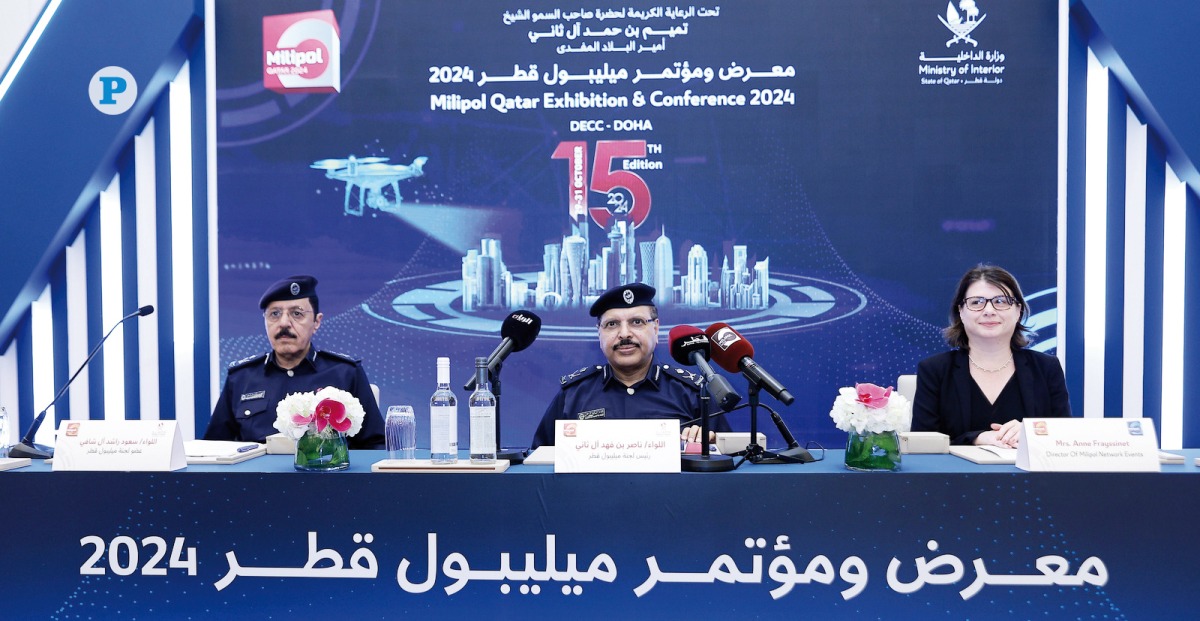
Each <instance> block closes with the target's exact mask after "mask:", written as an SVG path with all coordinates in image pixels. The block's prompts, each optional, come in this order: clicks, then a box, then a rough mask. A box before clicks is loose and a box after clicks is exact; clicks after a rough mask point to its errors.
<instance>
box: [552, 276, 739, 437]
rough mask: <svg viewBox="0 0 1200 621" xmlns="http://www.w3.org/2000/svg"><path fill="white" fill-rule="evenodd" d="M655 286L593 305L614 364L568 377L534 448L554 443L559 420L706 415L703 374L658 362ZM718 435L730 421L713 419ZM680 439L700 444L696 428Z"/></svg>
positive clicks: (623, 290) (622, 290) (619, 290)
mask: <svg viewBox="0 0 1200 621" xmlns="http://www.w3.org/2000/svg"><path fill="white" fill-rule="evenodd" d="M654 293H655V291H654V287H651V286H649V285H646V284H642V283H633V284H629V285H621V286H618V287H613V288H612V289H609V290H608V291H605V292H604V293H603V294H601V296H600V297H599V298H596V302H595V303H594V304H592V308H591V311H590V314H591V316H592V317H597V318H598V322H599V324H598V331H599V336H600V350H601V351H602V352H604V357H605V358H606V359H607V360H608V364H603V365H593V366H588V367H584V368H582V369H579V370H578V371H575V372H574V373H571V374H570V375H565V376H563V378H562V380H561V384H562V387H561V388H562V389H561V390H559V391H558V393H557V394H556V395H555V396H554V400H553V401H551V402H550V407H548V408H546V413H545V414H544V415H543V416H542V422H541V423H540V424H538V428H537V432H536V433H535V434H534V436H533V443H532V448H535V449H536V448H537V447H539V446H542V445H550V444H554V421H556V420H587V419H595V418H677V419H679V420H680V421H693V420H694V419H695V418H696V417H697V416H698V415H699V412H700V381H701V376H700V375H699V374H697V373H694V372H692V371H689V370H686V369H681V368H678V367H675V366H673V365H670V364H664V363H661V362H659V361H657V360H656V359H655V358H654V347H655V345H657V344H658V328H659V323H658V309H657V308H655V306H654ZM710 426H711V428H712V429H715V430H716V431H729V422H728V421H726V420H725V417H723V416H722V417H717V418H715V419H712V421H711V423H710ZM680 438H681V439H684V440H688V441H693V442H695V441H699V439H700V427H699V426H698V425H691V426H688V427H686V428H685V429H683V430H682V431H681V432H680Z"/></svg>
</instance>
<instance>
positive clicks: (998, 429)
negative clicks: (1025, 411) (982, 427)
mask: <svg viewBox="0 0 1200 621" xmlns="http://www.w3.org/2000/svg"><path fill="white" fill-rule="evenodd" d="M1020 443H1021V421H1019V420H1010V421H1008V422H1007V423H1004V424H1003V425H997V424H996V423H992V429H991V431H985V432H983V433H981V434H979V435H978V436H975V444H991V445H993V446H1002V447H1005V448H1017V445H1019V444H1020Z"/></svg>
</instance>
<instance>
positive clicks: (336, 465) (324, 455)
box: [296, 425, 350, 472]
mask: <svg viewBox="0 0 1200 621" xmlns="http://www.w3.org/2000/svg"><path fill="white" fill-rule="evenodd" d="M349 467H350V451H349V449H348V448H347V447H346V434H343V433H339V432H337V431H336V430H334V428H333V427H326V428H325V429H324V430H323V431H320V432H318V431H317V430H316V428H315V426H313V425H309V427H308V429H307V430H305V432H304V435H302V436H300V439H299V440H297V441H296V470H306V471H310V472H332V471H334V470H345V469H346V468H349Z"/></svg>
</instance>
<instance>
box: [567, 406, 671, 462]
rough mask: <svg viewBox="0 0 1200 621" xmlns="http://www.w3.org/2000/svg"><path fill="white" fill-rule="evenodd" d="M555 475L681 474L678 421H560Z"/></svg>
mask: <svg viewBox="0 0 1200 621" xmlns="http://www.w3.org/2000/svg"><path fill="white" fill-rule="evenodd" d="M554 444H555V449H554V472H679V471H680V461H681V460H680V456H679V421H677V420H674V419H670V420H666V419H637V420H605V419H597V420H560V421H556V422H555V426H554Z"/></svg>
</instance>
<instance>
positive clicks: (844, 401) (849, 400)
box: [829, 386, 912, 434]
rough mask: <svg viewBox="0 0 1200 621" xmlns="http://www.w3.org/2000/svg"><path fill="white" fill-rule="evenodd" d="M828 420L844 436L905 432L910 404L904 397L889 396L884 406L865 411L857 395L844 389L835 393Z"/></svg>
mask: <svg viewBox="0 0 1200 621" xmlns="http://www.w3.org/2000/svg"><path fill="white" fill-rule="evenodd" d="M829 417H830V418H832V419H833V424H834V425H837V428H838V429H841V430H842V431H845V432H847V433H858V434H864V433H883V432H887V431H908V428H909V426H910V425H911V423H912V404H911V403H909V401H908V399H906V398H905V397H904V395H901V394H900V393H897V392H893V393H891V395H890V396H889V397H888V399H887V405H886V406H884V407H881V408H869V407H867V406H866V405H863V403H862V402H861V401H859V395H858V391H857V390H856V389H855V388H854V387H853V386H847V387H845V388H842V389H840V390H838V396H837V399H834V401H833V409H831V410H830V411H829Z"/></svg>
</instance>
